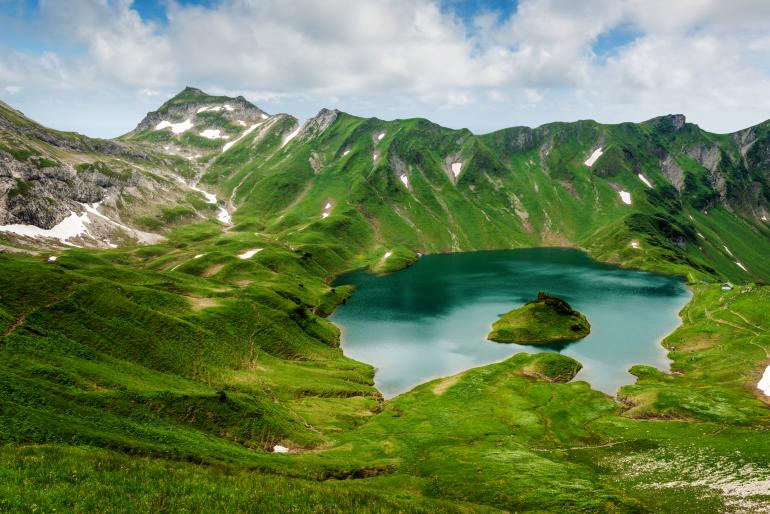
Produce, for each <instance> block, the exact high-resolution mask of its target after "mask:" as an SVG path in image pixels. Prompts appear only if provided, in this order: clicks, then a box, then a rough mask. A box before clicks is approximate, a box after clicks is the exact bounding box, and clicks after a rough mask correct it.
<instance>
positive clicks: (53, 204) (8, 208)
mask: <svg viewBox="0 0 770 514" xmlns="http://www.w3.org/2000/svg"><path fill="white" fill-rule="evenodd" d="M0 170H1V171H0V225H10V224H23V225H35V226H37V227H41V228H46V229H50V228H52V227H53V226H54V225H56V224H57V223H59V222H60V221H62V220H63V219H64V218H66V217H67V216H69V215H70V213H71V212H72V211H76V212H79V211H81V210H82V206H80V205H79V204H81V203H96V202H100V201H102V200H104V199H105V198H106V197H107V196H109V195H111V194H113V193H116V192H117V191H118V190H120V189H122V188H125V187H130V186H141V185H142V183H143V182H145V181H146V180H147V179H145V178H144V177H140V176H138V175H137V174H135V173H133V172H131V171H122V170H121V172H120V173H118V172H114V171H113V170H110V169H109V168H108V167H106V166H105V165H95V166H84V167H83V168H82V169H81V170H80V171H78V170H76V169H75V168H73V167H72V166H69V165H66V164H59V165H56V166H48V167H43V168H38V167H37V166H36V165H35V164H33V163H30V162H27V161H19V160H17V159H15V158H14V157H13V156H11V155H10V154H8V153H6V152H3V151H0Z"/></svg>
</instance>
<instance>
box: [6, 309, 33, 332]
mask: <svg viewBox="0 0 770 514" xmlns="http://www.w3.org/2000/svg"><path fill="white" fill-rule="evenodd" d="M26 319H27V315H26V314H25V313H23V312H22V313H20V314H19V315H18V316H16V321H14V322H13V325H11V326H10V327H8V330H6V331H5V332H3V334H2V337H5V336H9V335H11V334H12V333H13V332H14V331H15V330H16V329H17V328H19V327H20V326H21V325H23V324H24V321H25V320H26Z"/></svg>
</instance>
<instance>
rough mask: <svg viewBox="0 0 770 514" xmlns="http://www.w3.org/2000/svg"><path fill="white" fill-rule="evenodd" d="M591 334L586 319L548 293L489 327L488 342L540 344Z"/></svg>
mask: <svg viewBox="0 0 770 514" xmlns="http://www.w3.org/2000/svg"><path fill="white" fill-rule="evenodd" d="M590 332H591V324H590V323H588V320H587V319H586V317H585V316H584V315H582V314H580V313H579V312H578V311H576V310H574V309H573V308H572V307H570V305H569V304H568V303H567V302H565V301H564V300H562V299H561V298H557V297H555V296H551V295H549V294H547V293H543V292H539V293H537V298H536V299H535V300H532V301H531V302H528V303H526V304H525V305H523V306H522V307H519V308H518V309H514V310H512V311H510V312H506V313H505V314H503V315H502V316H500V319H498V320H497V321H495V323H494V324H493V325H492V332H490V333H489V335H488V336H487V339H489V340H490V341H496V342H498V343H521V344H541V343H553V342H560V341H574V340H576V339H582V338H584V337H585V336H587V335H588V334H589V333H590Z"/></svg>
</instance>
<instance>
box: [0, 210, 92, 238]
mask: <svg viewBox="0 0 770 514" xmlns="http://www.w3.org/2000/svg"><path fill="white" fill-rule="evenodd" d="M86 223H90V220H89V219H88V213H87V212H84V213H83V214H80V215H78V214H76V213H75V212H74V211H70V215H69V216H67V217H66V218H64V219H63V220H61V221H60V222H59V223H58V224H56V225H55V226H54V227H52V228H40V227H36V226H35V225H22V224H11V225H0V232H10V233H12V234H16V235H19V236H26V237H50V238H52V239H58V240H59V241H61V242H62V243H64V244H66V245H70V246H75V245H72V244H71V243H68V242H67V240H69V239H71V238H73V237H77V236H82V235H85V234H88V228H87V227H86V225H85V224H86ZM89 235H90V234H89Z"/></svg>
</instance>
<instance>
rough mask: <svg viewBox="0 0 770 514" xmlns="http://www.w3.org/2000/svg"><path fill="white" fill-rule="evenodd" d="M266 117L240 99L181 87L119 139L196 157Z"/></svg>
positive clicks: (219, 145)
mask: <svg viewBox="0 0 770 514" xmlns="http://www.w3.org/2000/svg"><path fill="white" fill-rule="evenodd" d="M268 118H270V115H268V114H267V113H266V112H265V111H263V110H262V109H260V108H259V107H257V106H256V105H254V104H253V103H251V102H249V101H248V100H246V99H245V98H244V97H243V96H237V97H234V98H233V97H229V96H216V95H210V94H208V93H205V92H204V91H202V90H200V89H197V88H194V87H190V86H188V87H185V88H184V89H183V90H182V91H181V92H179V93H178V94H177V95H175V96H174V97H172V98H171V99H169V100H168V101H166V102H165V103H164V104H163V105H161V106H160V107H159V108H158V109H157V110H155V111H152V112H150V113H148V114H147V116H145V117H144V119H143V120H142V121H141V122H140V123H139V124H138V125H137V126H136V128H135V129H134V130H133V131H131V132H129V133H128V134H126V135H125V136H123V138H124V139H129V140H136V141H142V142H145V143H148V144H150V145H151V146H154V147H156V148H162V149H163V150H165V151H166V152H172V153H177V154H181V155H187V156H197V155H199V154H200V153H201V152H205V151H206V150H210V149H214V148H222V147H224V146H225V145H227V144H228V142H232V141H235V140H237V139H238V138H239V137H240V136H241V135H243V134H244V133H245V132H246V131H247V130H250V129H252V130H253V128H254V127H255V126H256V125H258V124H260V123H263V122H264V121H265V120H267V119H268Z"/></svg>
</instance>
